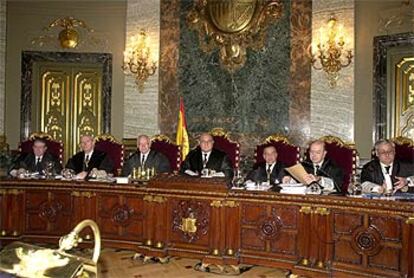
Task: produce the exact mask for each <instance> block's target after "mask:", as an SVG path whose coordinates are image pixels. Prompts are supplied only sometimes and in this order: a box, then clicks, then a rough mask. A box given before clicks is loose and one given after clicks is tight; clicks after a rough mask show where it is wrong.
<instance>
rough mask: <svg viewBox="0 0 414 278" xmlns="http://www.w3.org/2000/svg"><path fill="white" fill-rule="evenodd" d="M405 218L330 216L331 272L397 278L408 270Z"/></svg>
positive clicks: (355, 215)
mask: <svg viewBox="0 0 414 278" xmlns="http://www.w3.org/2000/svg"><path fill="white" fill-rule="evenodd" d="M405 220H406V219H405V218H404V217H400V216H398V215H396V216H393V215H390V216H386V215H385V216H384V215H383V214H382V215H373V214H371V215H368V214H360V213H345V212H342V211H334V212H333V244H334V248H333V268H335V269H347V270H348V271H352V270H358V271H364V269H365V270H366V271H369V272H376V273H377V275H380V276H383V277H394V276H395V277H398V276H399V274H398V273H401V272H403V273H404V272H406V271H407V270H406V268H407V261H406V260H407V254H406V249H407V248H408V246H406V244H407V236H408V234H407V232H406V231H405V230H406V228H407V227H406V224H405Z"/></svg>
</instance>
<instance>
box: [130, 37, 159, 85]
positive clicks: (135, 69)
mask: <svg viewBox="0 0 414 278" xmlns="http://www.w3.org/2000/svg"><path fill="white" fill-rule="evenodd" d="M150 59H151V49H150V47H149V44H148V36H147V33H146V32H145V31H144V30H141V31H140V32H139V34H138V35H137V36H135V37H133V38H132V42H131V44H130V46H129V47H127V49H126V50H125V51H124V64H123V66H122V69H123V70H124V73H125V74H129V75H132V76H134V77H135V83H136V84H137V85H138V89H139V92H140V93H142V92H143V91H144V83H145V82H146V81H147V79H148V77H150V76H152V75H154V73H155V71H156V70H157V62H156V61H154V60H153V61H151V60H150Z"/></svg>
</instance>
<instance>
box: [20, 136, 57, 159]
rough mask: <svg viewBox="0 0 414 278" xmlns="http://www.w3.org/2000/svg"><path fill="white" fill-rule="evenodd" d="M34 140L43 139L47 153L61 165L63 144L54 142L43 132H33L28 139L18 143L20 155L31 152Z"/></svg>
mask: <svg viewBox="0 0 414 278" xmlns="http://www.w3.org/2000/svg"><path fill="white" fill-rule="evenodd" d="M36 139H43V140H45V141H46V146H47V151H48V152H49V153H51V154H52V155H54V156H56V157H57V158H58V159H59V162H60V164H62V165H63V143H62V142H60V141H56V140H54V139H53V137H52V136H51V135H49V134H47V133H44V132H34V133H32V134H31V135H30V136H29V138H27V139H26V140H24V141H22V142H20V143H19V151H20V152H21V153H31V152H33V143H34V141H35V140H36Z"/></svg>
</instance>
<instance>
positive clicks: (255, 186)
mask: <svg viewBox="0 0 414 278" xmlns="http://www.w3.org/2000/svg"><path fill="white" fill-rule="evenodd" d="M270 188H272V185H270V184H268V183H267V182H262V183H261V184H256V183H255V182H252V181H247V182H246V190H256V191H267V190H269V189H270Z"/></svg>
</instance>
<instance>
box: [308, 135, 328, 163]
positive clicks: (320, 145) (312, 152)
mask: <svg viewBox="0 0 414 278" xmlns="http://www.w3.org/2000/svg"><path fill="white" fill-rule="evenodd" d="M326 153H327V152H326V150H325V142H323V141H321V140H316V141H313V142H312V143H311V144H310V145H309V158H310V160H311V161H312V163H314V164H319V163H321V162H322V161H323V160H324V159H325V156H326Z"/></svg>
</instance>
